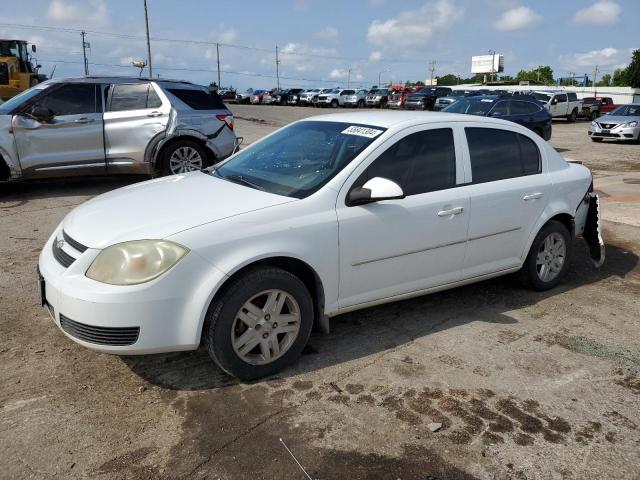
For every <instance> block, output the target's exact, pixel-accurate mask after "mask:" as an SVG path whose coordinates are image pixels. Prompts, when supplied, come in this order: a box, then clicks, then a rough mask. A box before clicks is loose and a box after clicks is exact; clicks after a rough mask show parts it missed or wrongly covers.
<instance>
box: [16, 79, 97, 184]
mask: <svg viewBox="0 0 640 480" xmlns="http://www.w3.org/2000/svg"><path fill="white" fill-rule="evenodd" d="M35 105H37V106H38V107H40V108H42V109H48V110H50V111H51V112H52V113H53V118H51V119H50V120H49V121H38V120H36V119H34V118H31V117H29V116H27V115H24V114H21V115H15V116H14V117H13V119H12V125H11V127H12V130H13V135H14V139H15V142H16V148H17V150H18V157H19V159H20V165H21V167H22V171H23V172H24V174H25V176H30V177H39V176H48V175H53V174H56V173H57V174H59V173H60V171H64V172H65V173H66V174H67V175H70V174H87V173H95V174H98V173H102V172H104V143H103V136H102V101H101V98H100V96H99V94H98V93H97V90H96V85H95V84H93V83H88V82H86V83H85V82H77V83H75V82H72V83H65V84H61V85H59V86H52V87H49V88H47V89H46V90H45V91H44V93H43V94H42V95H41V96H39V97H37V99H36V100H35V101H34V103H33V104H32V105H29V106H28V107H27V108H32V107H33V106H35Z"/></svg>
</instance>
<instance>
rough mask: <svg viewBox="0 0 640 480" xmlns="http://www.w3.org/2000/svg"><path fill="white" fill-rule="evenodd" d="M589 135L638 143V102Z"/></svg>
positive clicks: (618, 110) (598, 123)
mask: <svg viewBox="0 0 640 480" xmlns="http://www.w3.org/2000/svg"><path fill="white" fill-rule="evenodd" d="M1 108H2V107H0V109H1ZM589 137H591V140H593V141H594V142H601V141H602V140H604V139H608V140H631V141H634V142H636V143H640V103H631V104H628V105H621V106H619V107H618V108H616V109H615V110H613V111H612V112H609V113H606V114H604V115H602V116H601V117H598V118H597V119H596V120H594V121H592V122H591V126H590V127H589Z"/></svg>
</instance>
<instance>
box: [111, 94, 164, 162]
mask: <svg viewBox="0 0 640 480" xmlns="http://www.w3.org/2000/svg"><path fill="white" fill-rule="evenodd" d="M163 98H164V94H162V92H158V91H157V90H156V89H155V87H154V85H153V84H151V83H147V82H142V83H119V84H114V85H111V87H110V89H109V92H108V96H107V102H106V103H107V108H106V109H105V113H104V139H105V152H106V160H107V168H114V167H115V168H118V169H127V168H131V169H136V168H137V167H139V166H140V165H141V164H142V163H144V161H145V153H146V151H147V146H148V145H149V142H150V141H151V140H152V139H153V138H154V137H155V136H157V135H159V134H161V133H162V132H164V131H165V130H166V128H167V123H168V122H169V113H170V112H171V104H170V103H169V101H168V100H167V99H166V98H164V100H163Z"/></svg>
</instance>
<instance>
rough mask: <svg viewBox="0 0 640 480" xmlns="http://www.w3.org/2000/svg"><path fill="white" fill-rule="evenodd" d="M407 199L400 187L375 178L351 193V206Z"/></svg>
mask: <svg viewBox="0 0 640 480" xmlns="http://www.w3.org/2000/svg"><path fill="white" fill-rule="evenodd" d="M404 197H405V194H404V192H403V191H402V188H401V187H400V185H398V184H397V183H396V182H394V181H392V180H389V179H388V178H382V177H374V178H372V179H371V180H369V181H367V183H365V184H364V185H363V186H362V187H356V188H354V189H353V190H351V191H350V192H349V198H348V201H349V206H355V205H364V204H366V203H373V202H380V201H382V200H399V199H402V198H404Z"/></svg>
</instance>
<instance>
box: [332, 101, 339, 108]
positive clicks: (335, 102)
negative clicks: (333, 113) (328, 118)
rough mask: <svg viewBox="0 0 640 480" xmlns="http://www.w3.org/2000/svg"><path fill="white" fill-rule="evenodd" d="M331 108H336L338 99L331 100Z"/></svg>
mask: <svg viewBox="0 0 640 480" xmlns="http://www.w3.org/2000/svg"><path fill="white" fill-rule="evenodd" d="M331 108H338V100H331Z"/></svg>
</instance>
